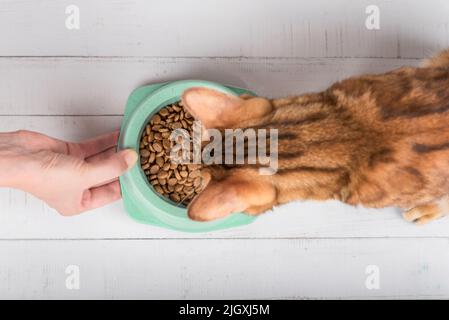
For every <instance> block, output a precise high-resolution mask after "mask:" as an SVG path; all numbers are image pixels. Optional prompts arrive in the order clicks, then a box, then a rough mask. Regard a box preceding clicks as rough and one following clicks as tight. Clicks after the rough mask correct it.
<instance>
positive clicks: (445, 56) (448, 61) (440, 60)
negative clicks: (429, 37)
mask: <svg viewBox="0 0 449 320" xmlns="http://www.w3.org/2000/svg"><path fill="white" fill-rule="evenodd" d="M424 67H426V68H449V49H446V50H444V51H442V52H440V53H439V54H437V55H436V56H434V57H432V58H430V59H428V60H426V61H425V62H424Z"/></svg>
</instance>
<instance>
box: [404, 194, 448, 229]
mask: <svg viewBox="0 0 449 320" xmlns="http://www.w3.org/2000/svg"><path fill="white" fill-rule="evenodd" d="M448 214H449V196H445V197H443V198H441V199H439V200H437V201H435V202H431V203H427V204H423V205H420V206H416V207H414V208H412V209H410V210H408V211H406V212H405V213H404V215H403V216H404V219H405V220H407V221H411V222H414V223H416V224H417V225H423V224H426V223H427V222H430V221H432V220H435V219H438V218H440V217H442V216H445V215H448Z"/></svg>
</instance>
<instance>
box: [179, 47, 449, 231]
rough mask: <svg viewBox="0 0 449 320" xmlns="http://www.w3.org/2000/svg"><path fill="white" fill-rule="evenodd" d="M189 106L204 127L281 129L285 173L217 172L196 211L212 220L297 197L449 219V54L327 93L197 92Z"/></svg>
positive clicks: (186, 100)
mask: <svg viewBox="0 0 449 320" xmlns="http://www.w3.org/2000/svg"><path fill="white" fill-rule="evenodd" d="M182 103H183V105H184V107H185V108H186V109H187V110H188V111H189V112H190V113H191V114H192V115H193V116H194V118H195V119H198V120H200V121H201V122H202V124H203V125H204V127H205V128H217V129H223V128H267V129H269V128H275V129H278V170H277V172H276V173H275V174H274V175H261V174H259V171H258V166H254V165H250V164H246V165H235V166H211V167H206V168H204V169H203V170H202V173H203V178H204V181H205V182H204V184H205V185H206V187H205V189H204V191H202V192H201V193H200V194H199V195H198V196H196V197H195V198H194V199H193V201H192V202H191V203H190V205H189V206H188V215H189V217H190V218H192V219H194V220H198V221H206V220H212V219H217V218H221V217H224V216H227V215H229V214H230V213H232V212H246V213H247V214H251V215H256V214H259V213H262V212H264V211H267V210H270V209H272V208H273V207H275V206H278V205H281V204H284V203H287V202H290V201H293V200H323V201H324V200H330V199H336V200H340V201H342V202H344V203H347V204H350V205H362V206H365V207H372V208H383V207H392V206H393V207H399V208H403V209H405V211H404V214H403V215H404V218H405V219H406V220H408V221H413V222H415V223H416V224H424V223H426V222H429V221H431V220H434V219H436V218H439V217H441V216H443V215H445V214H448V213H449V196H448V195H449V49H447V50H445V51H443V52H442V53H440V54H438V55H436V56H435V57H433V58H431V59H429V60H428V61H426V62H425V63H424V64H423V66H422V67H402V68H399V69H396V70H393V71H390V72H387V73H384V74H379V75H362V76H359V77H352V78H349V79H346V80H343V81H339V82H337V83H335V84H333V85H332V86H330V87H329V88H328V89H326V90H324V91H322V92H318V93H308V94H303V95H299V96H294V97H289V98H281V99H265V98H261V97H251V96H242V97H236V96H231V95H226V94H224V93H221V92H219V91H215V90H212V89H208V88H199V87H198V88H191V89H188V90H186V91H185V92H184V93H183V95H182Z"/></svg>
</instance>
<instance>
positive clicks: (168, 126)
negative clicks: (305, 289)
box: [140, 102, 202, 205]
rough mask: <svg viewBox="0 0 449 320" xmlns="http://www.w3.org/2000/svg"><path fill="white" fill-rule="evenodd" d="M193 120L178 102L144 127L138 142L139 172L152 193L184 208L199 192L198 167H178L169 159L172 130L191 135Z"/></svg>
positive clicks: (159, 113)
mask: <svg viewBox="0 0 449 320" xmlns="http://www.w3.org/2000/svg"><path fill="white" fill-rule="evenodd" d="M192 124H193V117H192V116H191V115H190V114H189V113H188V112H187V111H186V110H185V109H184V107H183V106H182V103H181V102H177V103H174V104H171V105H168V106H165V107H164V108H162V109H161V110H160V111H159V112H158V113H157V114H155V115H154V116H153V117H152V118H151V119H150V121H149V122H148V124H147V125H146V127H145V130H144V132H143V133H142V139H141V141H140V163H141V166H142V170H143V171H144V172H145V175H146V176H147V178H148V181H149V182H150V184H151V185H152V186H153V187H154V190H155V191H156V192H157V193H159V194H161V195H163V196H165V197H167V198H170V199H171V200H172V201H174V202H176V203H179V204H183V205H187V204H188V203H189V202H190V201H191V200H192V199H193V198H194V197H195V196H196V195H197V194H198V193H200V192H201V190H202V183H201V182H202V181H201V174H200V169H201V165H200V164H180V163H176V162H175V161H171V159H170V151H171V148H172V147H173V145H174V142H173V141H171V140H170V135H171V133H172V132H173V130H175V129H181V128H182V129H185V130H186V131H187V132H189V134H190V136H192Z"/></svg>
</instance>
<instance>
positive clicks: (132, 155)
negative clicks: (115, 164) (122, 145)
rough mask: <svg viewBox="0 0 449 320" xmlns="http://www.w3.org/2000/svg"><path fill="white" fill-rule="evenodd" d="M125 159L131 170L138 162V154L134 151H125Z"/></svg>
mask: <svg viewBox="0 0 449 320" xmlns="http://www.w3.org/2000/svg"><path fill="white" fill-rule="evenodd" d="M123 158H124V159H125V162H126V164H127V165H128V168H131V167H132V166H134V164H135V163H136V161H137V158H138V156H137V152H135V151H134V150H132V149H128V150H125V151H123Z"/></svg>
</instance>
